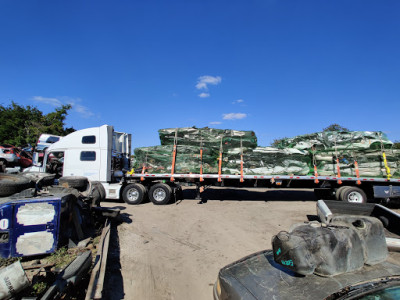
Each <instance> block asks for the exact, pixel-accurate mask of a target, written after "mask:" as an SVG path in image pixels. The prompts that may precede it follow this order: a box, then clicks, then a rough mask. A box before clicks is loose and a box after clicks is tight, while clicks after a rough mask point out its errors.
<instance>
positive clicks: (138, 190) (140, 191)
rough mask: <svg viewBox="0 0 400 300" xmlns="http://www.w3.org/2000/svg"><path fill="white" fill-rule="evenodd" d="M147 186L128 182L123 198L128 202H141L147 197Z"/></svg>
mask: <svg viewBox="0 0 400 300" xmlns="http://www.w3.org/2000/svg"><path fill="white" fill-rule="evenodd" d="M146 194H147V191H146V188H145V187H144V185H143V184H140V183H131V184H128V185H127V186H126V187H125V188H124V190H123V191H122V199H123V200H124V201H125V203H127V204H131V205H132V204H133V205H135V204H140V203H142V202H143V200H144V199H145V198H146Z"/></svg>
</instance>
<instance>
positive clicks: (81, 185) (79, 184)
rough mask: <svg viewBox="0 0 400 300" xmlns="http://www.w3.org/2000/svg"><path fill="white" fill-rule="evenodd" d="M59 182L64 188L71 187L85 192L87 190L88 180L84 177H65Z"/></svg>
mask: <svg viewBox="0 0 400 300" xmlns="http://www.w3.org/2000/svg"><path fill="white" fill-rule="evenodd" d="M58 182H59V184H60V185H61V186H63V187H71V188H74V189H77V190H78V191H80V192H83V191H85V190H86V189H87V186H88V183H89V182H88V179H87V178H86V177H83V176H64V177H60V178H59V179H58Z"/></svg>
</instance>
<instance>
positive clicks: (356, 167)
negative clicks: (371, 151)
mask: <svg viewBox="0 0 400 300" xmlns="http://www.w3.org/2000/svg"><path fill="white" fill-rule="evenodd" d="M354 168H355V169H356V176H357V184H361V181H360V171H359V170H358V162H357V161H356V160H354Z"/></svg>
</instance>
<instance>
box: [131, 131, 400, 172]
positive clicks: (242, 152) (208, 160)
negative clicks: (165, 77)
mask: <svg viewBox="0 0 400 300" xmlns="http://www.w3.org/2000/svg"><path fill="white" fill-rule="evenodd" d="M159 136H160V141H161V145H160V146H153V147H142V148H136V149H135V160H134V168H135V169H136V170H137V171H138V170H141V169H142V168H143V167H144V168H145V172H147V173H170V172H171V169H172V163H173V152H174V145H176V156H175V165H174V173H178V174H189V173H195V174H198V173H200V168H202V172H203V174H217V173H218V171H219V158H220V155H221V156H222V161H221V173H222V174H240V173H241V170H242V168H243V174H244V175H314V165H315V166H316V167H317V172H318V174H319V175H321V176H336V175H337V172H338V168H337V166H338V162H339V170H340V173H341V176H356V169H357V168H356V167H357V166H358V171H359V176H360V177H386V176H387V175H388V168H390V172H391V173H390V174H391V175H393V176H399V175H400V174H399V173H400V168H399V163H400V162H399V161H400V151H399V150H395V149H392V147H393V142H391V141H390V140H389V139H388V138H387V137H386V135H385V134H383V133H382V132H371V131H350V132H339V131H327V132H316V133H313V134H307V135H300V136H296V137H293V138H284V139H282V140H280V142H279V143H278V144H277V145H276V148H273V147H260V146H258V144H257V137H256V135H255V133H254V132H253V131H238V130H231V129H225V130H224V129H214V128H208V127H204V128H196V127H185V128H169V129H160V130H159ZM383 152H384V153H385V155H386V160H387V167H388V168H386V166H385V163H384V159H383ZM242 164H243V167H242Z"/></svg>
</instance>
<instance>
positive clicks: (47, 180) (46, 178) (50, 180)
mask: <svg viewBox="0 0 400 300" xmlns="http://www.w3.org/2000/svg"><path fill="white" fill-rule="evenodd" d="M21 175H22V176H24V177H26V178H28V179H29V180H31V181H32V182H34V183H35V182H39V183H38V184H39V185H40V186H50V185H53V184H54V178H55V176H56V175H55V174H50V173H39V172H23V173H21Z"/></svg>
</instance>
